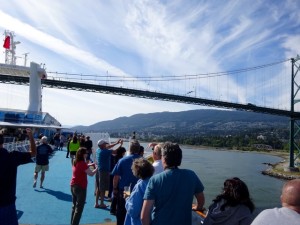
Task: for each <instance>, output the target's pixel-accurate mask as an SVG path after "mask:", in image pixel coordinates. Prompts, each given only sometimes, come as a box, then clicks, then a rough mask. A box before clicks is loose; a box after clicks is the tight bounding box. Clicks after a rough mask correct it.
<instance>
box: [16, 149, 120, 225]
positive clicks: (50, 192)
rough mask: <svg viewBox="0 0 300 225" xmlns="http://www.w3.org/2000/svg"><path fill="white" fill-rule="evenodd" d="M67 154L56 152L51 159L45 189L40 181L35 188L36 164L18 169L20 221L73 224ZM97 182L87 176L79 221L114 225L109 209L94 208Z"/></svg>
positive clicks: (69, 170) (69, 169) (22, 222)
mask: <svg viewBox="0 0 300 225" xmlns="http://www.w3.org/2000/svg"><path fill="white" fill-rule="evenodd" d="M65 156H66V151H56V153H55V155H54V156H53V157H52V158H51V159H50V163H49V171H48V172H46V177H45V181H44V184H43V186H44V188H43V189H41V188H39V181H38V183H37V187H36V188H33V187H32V185H33V172H34V167H35V164H34V163H30V164H26V165H21V166H20V167H19V168H18V178H17V201H16V207H17V213H18V218H19V223H20V224H30V225H33V224H48V225H49V224H56V225H62V224H70V215H71V207H72V196H71V191H70V179H71V176H72V169H71V162H70V159H69V158H68V159H67V158H66V157H65ZM39 176H40V174H39ZM94 181H95V177H88V191H87V199H86V204H85V207H84V211H83V214H82V217H81V221H80V224H94V225H95V224H107V225H113V224H115V221H116V217H115V216H112V215H110V213H109V210H103V209H95V208H94V202H95V197H94ZM106 204H109V202H106Z"/></svg>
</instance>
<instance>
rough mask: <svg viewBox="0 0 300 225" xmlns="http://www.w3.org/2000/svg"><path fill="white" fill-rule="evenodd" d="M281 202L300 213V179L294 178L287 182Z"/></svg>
mask: <svg viewBox="0 0 300 225" xmlns="http://www.w3.org/2000/svg"><path fill="white" fill-rule="evenodd" d="M281 203H282V206H283V207H287V208H290V209H293V210H295V211H296V212H298V213H300V179H294V180H291V181H288V182H286V183H285V185H284V186H283V188H282V193H281Z"/></svg>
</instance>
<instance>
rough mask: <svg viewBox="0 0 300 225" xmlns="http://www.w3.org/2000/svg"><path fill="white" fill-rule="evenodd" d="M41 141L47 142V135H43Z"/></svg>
mask: <svg viewBox="0 0 300 225" xmlns="http://www.w3.org/2000/svg"><path fill="white" fill-rule="evenodd" d="M41 142H42V143H45V144H46V143H47V137H46V136H43V137H42V138H41Z"/></svg>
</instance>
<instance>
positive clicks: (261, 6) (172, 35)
mask: <svg viewBox="0 0 300 225" xmlns="http://www.w3.org/2000/svg"><path fill="white" fill-rule="evenodd" d="M0 3H1V9H0V30H1V31H2V33H4V30H10V31H14V32H15V34H16V40H18V41H21V44H20V45H18V46H17V55H19V56H24V55H22V54H24V53H27V52H29V55H28V61H29V62H30V61H33V62H36V63H45V64H46V68H47V72H48V75H51V73H49V72H63V73H75V74H97V75H105V74H109V75H111V76H112V77H127V78H130V79H131V80H130V81H129V82H127V83H126V84H125V85H124V82H123V83H122V82H121V83H119V84H115V83H113V84H112V82H111V83H109V82H108V84H111V85H117V86H118V85H119V86H122V85H124V86H128V87H132V88H135V85H136V86H137V87H139V88H144V89H147V88H149V89H151V90H162V91H163V90H166V91H167V92H169V91H171V92H172V91H173V92H174V93H181V94H182V93H183V94H184V93H187V92H189V91H191V90H192V91H193V92H195V95H196V93H197V96H198V95H200V94H201V96H205V95H209V96H208V97H211V98H212V99H217V98H220V99H221V100H227V98H228V99H231V100H232V99H234V98H236V99H237V101H238V102H245V103H247V102H252V101H251V99H252V98H253V96H254V93H255V94H257V89H255V88H249V87H248V88H247V90H246V88H243V84H242V83H240V81H239V80H238V79H237V78H228V77H227V78H224V79H223V80H222V78H219V80H218V81H217V82H218V83H223V84H224V82H225V83H226V85H225V86H226V88H227V90H226V91H224V92H221V89H222V87H221V86H220V87H219V85H220V84H215V83H213V82H212V81H206V82H204V81H201V82H200V81H197V83H194V81H190V82H189V81H187V82H185V83H184V85H183V83H172V82H164V83H162V82H161V83H159V82H155V81H152V82H148V83H147V82H145V81H144V79H143V78H144V77H152V78H153V79H155V78H157V77H161V76H177V75H184V74H203V73H210V72H220V71H227V70H234V69H240V68H248V67H253V66H257V65H263V64H267V63H271V62H277V61H281V60H284V59H289V58H292V57H296V55H297V54H300V45H299V43H300V14H299V8H300V1H293V0H286V1H281V0H269V1H262V0H261V1H259V0H253V1H250V0H248V1H246V0H236V1H233V0H229V1H219V0H210V1H197V0H182V1H176V0H174V1H156V0H140V1H131V0H127V1H119V0H114V1H100V0H86V1H81V0H78V1H72V0H64V1H58V0H43V1H36V0H27V1H18V0H10V1H7V0H0ZM3 38H4V36H3ZM3 50H4V49H3ZM0 63H4V53H3V52H2V54H1V55H0ZM17 64H19V65H23V64H24V59H22V58H18V60H17ZM28 64H29V63H28ZM269 73H270V72H269ZM277 73H278V72H277ZM249 79H250V80H251V78H249ZM255 79H258V78H255ZM264 79H267V78H264ZM276 79H277V75H276V76H275V75H274V76H273V77H270V82H271V83H272V80H276ZM247 82H250V81H247ZM254 83H255V81H254ZM264 83H267V82H266V81H264ZM274 83H276V82H275V81H274ZM277 83H278V82H277ZM183 86H184V87H183ZM215 86H217V89H220V92H221V93H222V94H220V93H209V91H208V90H210V89H212V88H213V87H215ZM198 88H199V89H198ZM268 89H273V90H274V87H264V92H268ZM237 90H238V91H237ZM0 92H1V95H2V96H3V97H2V98H1V99H0V104H1V107H2V108H15V109H27V106H28V87H26V86H13V85H1V89H0ZM204 92H206V93H204ZM225 92H226V93H225ZM250 92H253V93H250ZM277 92H279V91H277ZM277 92H275V94H274V93H272V94H271V92H270V93H267V94H266V93H264V94H266V95H272V96H273V98H274V95H276V96H275V97H276V98H278V99H281V100H280V103H278V105H281V106H282V105H283V104H285V103H281V102H288V101H287V96H284V94H282V93H281V92H280V93H277ZM249 93H250V94H249ZM287 94H288V93H287ZM217 95H218V96H217ZM225 95H226V99H225ZM288 95H289V94H288ZM234 96H235V97H234ZM254 99H255V98H254ZM254 101H258V98H256V100H254ZM264 101H265V102H266V100H264ZM278 101H279V100H278ZM254 103H255V104H258V105H259V102H254ZM283 107H288V106H283ZM198 108H200V106H192V105H186V104H179V103H171V102H160V101H153V100H145V99H138V98H129V97H120V96H112V95H104V94H93V93H84V92H75V91H66V90H58V89H44V90H43V111H45V112H49V113H50V114H51V115H52V116H54V117H55V118H57V119H58V120H59V121H60V122H61V123H62V124H63V125H77V124H82V125H91V124H93V123H96V122H99V121H105V120H111V119H114V118H117V117H121V116H130V115H133V114H137V113H150V112H161V111H184V110H190V109H198Z"/></svg>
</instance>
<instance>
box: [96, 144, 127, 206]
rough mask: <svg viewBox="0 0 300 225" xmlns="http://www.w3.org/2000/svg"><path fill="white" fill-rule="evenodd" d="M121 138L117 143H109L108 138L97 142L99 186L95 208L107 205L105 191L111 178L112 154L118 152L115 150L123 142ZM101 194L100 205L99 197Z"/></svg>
mask: <svg viewBox="0 0 300 225" xmlns="http://www.w3.org/2000/svg"><path fill="white" fill-rule="evenodd" d="M121 142H122V141H121V139H119V140H118V141H116V142H115V143H112V144H109V143H108V142H107V141H106V140H104V139H101V140H99V141H98V142H97V145H98V149H97V150H96V159H97V163H98V173H99V186H98V190H96V201H95V206H94V207H95V208H102V209H105V208H107V206H106V205H105V204H104V195H105V191H108V190H109V179H110V157H111V155H112V154H116V153H117V150H113V149H111V148H113V147H114V146H116V145H118V144H121ZM99 195H100V205H99V204H98V199H99Z"/></svg>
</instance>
